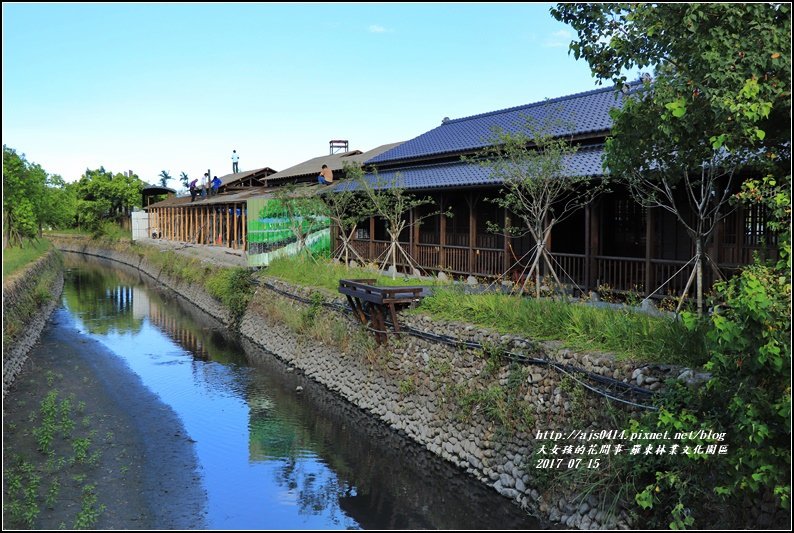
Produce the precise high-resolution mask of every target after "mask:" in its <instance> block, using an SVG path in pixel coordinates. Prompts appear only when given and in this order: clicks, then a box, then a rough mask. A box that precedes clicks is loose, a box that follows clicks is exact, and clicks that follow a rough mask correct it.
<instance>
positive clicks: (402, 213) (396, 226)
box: [355, 169, 448, 279]
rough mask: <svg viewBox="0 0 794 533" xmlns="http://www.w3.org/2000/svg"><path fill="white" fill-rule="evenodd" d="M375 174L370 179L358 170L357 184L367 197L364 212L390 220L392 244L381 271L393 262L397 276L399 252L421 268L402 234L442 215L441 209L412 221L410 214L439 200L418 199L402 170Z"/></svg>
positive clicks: (443, 214) (413, 268) (387, 224)
mask: <svg viewBox="0 0 794 533" xmlns="http://www.w3.org/2000/svg"><path fill="white" fill-rule="evenodd" d="M371 174H372V178H373V179H372V180H370V179H368V178H367V177H366V175H365V174H364V173H363V172H360V173H357V175H356V177H355V179H356V185H357V188H358V190H360V191H361V192H362V193H363V195H364V198H365V199H366V200H365V203H364V204H362V207H363V209H364V213H367V214H370V213H371V214H372V215H376V216H379V217H380V218H381V219H382V220H384V221H385V222H386V233H388V235H389V247H388V249H387V250H386V252H385V255H384V257H383V259H384V261H383V267H382V269H381V270H383V269H385V268H386V265H388V264H389V262H391V266H392V279H396V278H397V257H398V254H399V256H401V257H402V259H403V260H405V263H406V265H407V266H408V268H409V269H411V270H417V267H418V265H417V264H416V262H415V261H414V260H413V259H412V258H411V256H410V255H409V253H408V252H407V251H406V250H405V248H403V246H402V243H400V234H401V233H402V232H403V231H405V230H406V229H410V228H412V227H413V226H415V225H417V224H421V222H422V220H424V219H426V218H428V217H433V216H436V215H438V214H439V213H440V211H435V212H432V213H427V214H425V215H422V216H416V217H413V219H412V220H409V218H408V216H407V215H408V213H410V211H411V210H412V209H416V208H418V207H421V206H423V205H428V204H433V203H435V202H434V201H433V199H432V198H430V197H429V196H427V197H424V198H417V197H416V196H414V195H413V194H411V193H409V192H407V191H406V189H405V186H404V184H403V178H402V175H401V174H400V173H399V172H397V173H395V174H394V175H393V176H392V177H391V178H388V179H387V178H384V177H383V176H381V175H380V174H379V173H378V171H377V169H373V170H372V173H371ZM417 213H418V211H417ZM441 214H442V216H448V213H441ZM379 259H381V258H379Z"/></svg>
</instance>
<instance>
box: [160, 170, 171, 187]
mask: <svg viewBox="0 0 794 533" xmlns="http://www.w3.org/2000/svg"><path fill="white" fill-rule="evenodd" d="M170 179H171V175H170V174H169V173H168V171H167V170H162V171H160V185H162V186H163V187H167V186H168V185H167V183H168V180H170Z"/></svg>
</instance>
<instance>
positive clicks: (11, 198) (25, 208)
mask: <svg viewBox="0 0 794 533" xmlns="http://www.w3.org/2000/svg"><path fill="white" fill-rule="evenodd" d="M46 184H47V173H46V172H45V171H44V169H42V168H41V167H40V166H39V165H37V164H31V163H28V162H27V160H26V159H25V156H24V154H23V155H21V156H20V155H18V154H17V153H16V151H15V150H14V149H12V148H8V147H7V146H6V145H3V244H4V245H5V244H11V245H20V246H21V245H22V242H23V240H24V239H34V238H36V236H37V234H40V232H41V226H42V223H43V217H44V213H45V208H44V199H45V195H46Z"/></svg>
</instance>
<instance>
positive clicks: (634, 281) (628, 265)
mask: <svg viewBox="0 0 794 533" xmlns="http://www.w3.org/2000/svg"><path fill="white" fill-rule="evenodd" d="M594 259H595V262H596V270H595V275H594V276H593V279H594V284H595V287H596V288H597V287H600V286H606V287H609V288H610V289H615V290H621V291H638V292H641V291H642V290H643V289H644V285H645V259H642V258H633V257H607V256H595V257H594Z"/></svg>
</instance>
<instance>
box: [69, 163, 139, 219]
mask: <svg viewBox="0 0 794 533" xmlns="http://www.w3.org/2000/svg"><path fill="white" fill-rule="evenodd" d="M143 187H144V183H143V182H142V181H141V180H140V179H139V178H138V176H136V175H135V174H132V175H126V174H121V173H119V174H115V175H114V174H113V173H111V172H109V171H107V170H105V169H104V167H100V168H99V169H97V170H86V172H85V174H84V175H83V176H82V177H81V178H80V180H79V181H78V182H77V185H76V195H77V212H78V223H79V224H80V225H81V226H83V227H85V228H87V229H90V230H96V229H98V228H99V227H100V226H101V224H102V222H103V221H105V220H113V221H118V220H119V219H121V218H123V217H125V216H127V215H129V213H130V211H131V210H132V208H133V207H134V206H140V204H141V190H143Z"/></svg>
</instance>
